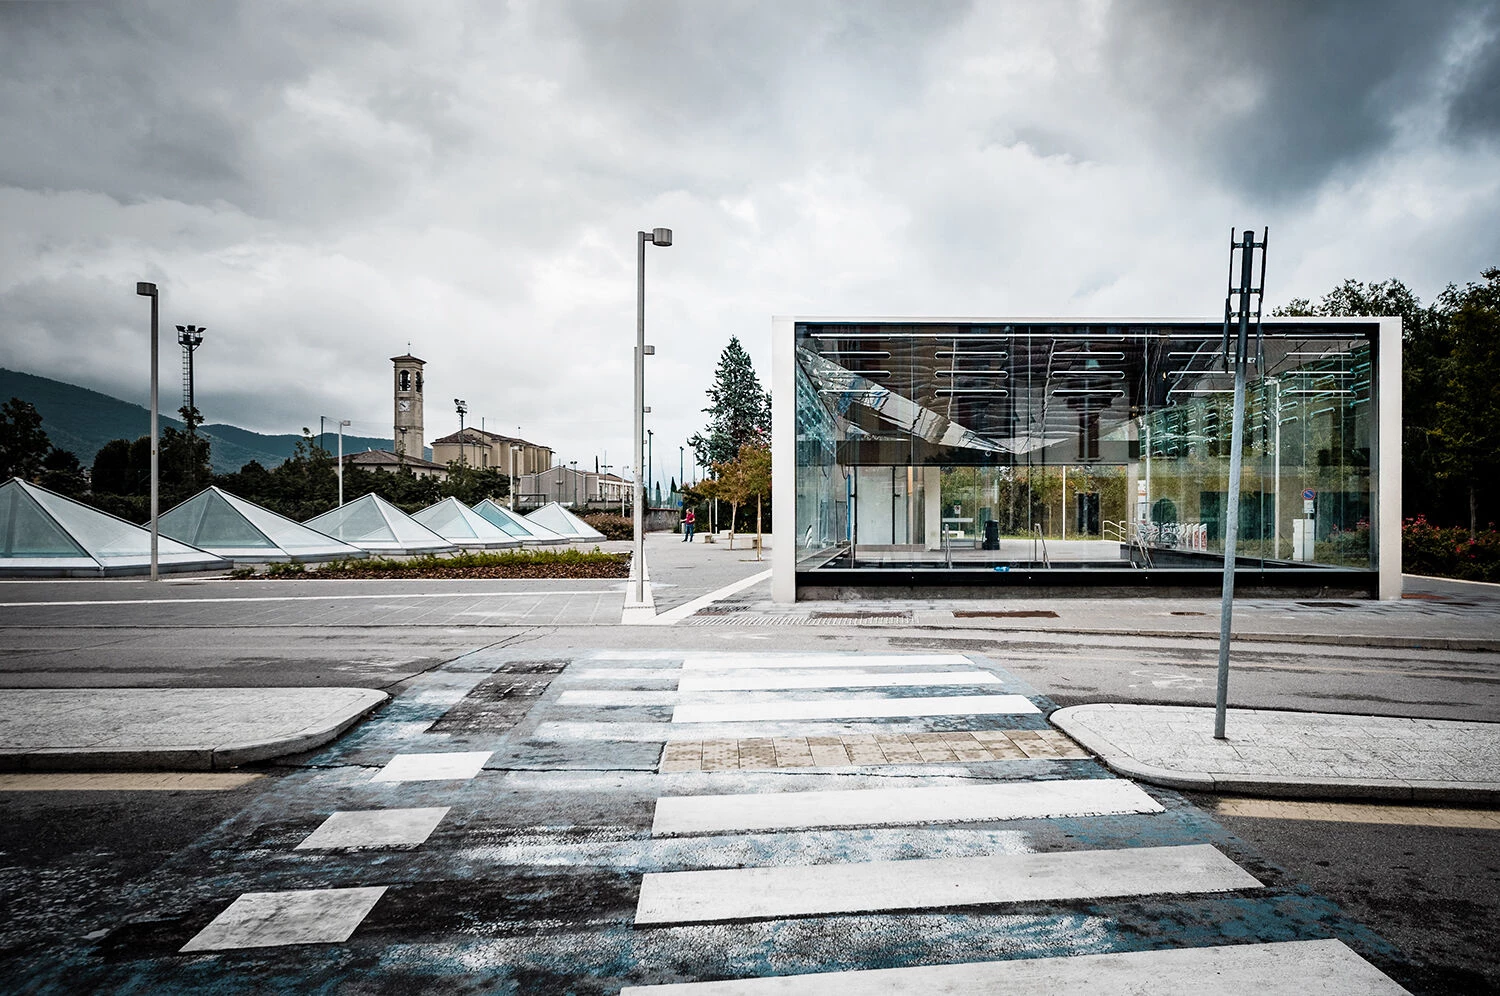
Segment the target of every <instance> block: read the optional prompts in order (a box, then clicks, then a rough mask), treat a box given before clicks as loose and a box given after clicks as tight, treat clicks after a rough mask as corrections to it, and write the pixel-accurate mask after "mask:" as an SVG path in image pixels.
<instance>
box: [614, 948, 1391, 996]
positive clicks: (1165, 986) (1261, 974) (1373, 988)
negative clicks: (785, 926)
mask: <svg viewBox="0 0 1500 996" xmlns="http://www.w3.org/2000/svg"><path fill="white" fill-rule="evenodd" d="M1244 992H1254V993H1257V994H1259V996H1351V994H1360V996H1397V994H1401V993H1405V992H1406V990H1405V989H1402V988H1401V987H1400V986H1398V985H1396V983H1394V982H1392V981H1391V980H1390V979H1388V978H1386V977H1385V976H1384V975H1383V974H1381V972H1380V970H1379V969H1377V968H1376V967H1375V966H1374V965H1371V964H1370V963H1369V962H1367V961H1365V960H1364V959H1363V958H1361V957H1360V956H1359V955H1358V954H1356V953H1355V952H1354V951H1353V950H1351V949H1350V948H1349V946H1348V945H1346V944H1345V943H1344V942H1343V941H1338V940H1321V941H1278V942H1273V943H1269V944H1233V945H1225V946H1219V947H1204V948H1170V949H1168V950H1165V951H1119V952H1109V953H1106V954H1091V955H1079V956H1077V957H1073V958H1016V959H1014V960H1012V961H987V962H978V963H969V964H961V965H923V966H918V967H913V968H881V969H873V970H867V971H857V972H819V973H812V974H808V975H779V976H770V977H767V978H760V979H729V980H725V981H720V982H684V983H676V984H671V985H663V986H627V987H625V988H624V989H622V990H620V996H821V994H823V993H839V994H840V996H927V994H932V993H1047V994H1048V996H1139V994H1141V993H1151V994H1152V996H1203V994H1205V993H1244Z"/></svg>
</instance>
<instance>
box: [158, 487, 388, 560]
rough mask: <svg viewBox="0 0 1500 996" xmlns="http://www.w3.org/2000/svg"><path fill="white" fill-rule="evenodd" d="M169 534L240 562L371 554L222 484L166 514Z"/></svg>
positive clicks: (164, 521) (164, 525) (164, 524)
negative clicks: (229, 490) (278, 513)
mask: <svg viewBox="0 0 1500 996" xmlns="http://www.w3.org/2000/svg"><path fill="white" fill-rule="evenodd" d="M161 531H162V534H163V535H165V536H171V537H172V538H173V539H178V540H181V541H182V542H184V543H191V544H193V545H194V546H196V547H198V548H200V549H203V550H207V551H209V552H210V553H214V554H217V555H218V556H220V557H223V558H224V559H226V560H233V561H235V562H237V563H242V564H245V563H249V564H264V563H270V562H272V561H290V560H300V561H304V562H317V561H323V560H342V559H344V558H354V557H367V556H369V554H368V553H366V552H365V551H364V550H361V549H360V548H358V547H355V546H351V545H349V544H348V543H341V542H339V541H338V540H336V539H334V538H333V537H331V536H324V535H323V534H322V533H320V532H318V531H317V530H316V529H309V528H308V527H307V526H304V525H302V524H301V523H300V522H295V521H293V520H292V519H288V518H287V517H286V516H284V515H277V514H276V513H275V512H273V511H271V510H270V509H268V508H261V507H260V506H259V505H257V504H255V503H254V502H249V501H246V500H245V499H243V498H238V497H236V496H234V495H232V494H229V493H228V492H227V491H222V490H220V489H219V488H217V487H211V488H208V489H207V490H205V491H200V492H198V493H197V494H196V495H194V496H193V497H191V498H189V499H188V500H187V501H185V502H183V503H182V504H181V505H178V506H177V507H176V508H174V509H172V510H171V511H169V512H165V513H163V514H162V517H161Z"/></svg>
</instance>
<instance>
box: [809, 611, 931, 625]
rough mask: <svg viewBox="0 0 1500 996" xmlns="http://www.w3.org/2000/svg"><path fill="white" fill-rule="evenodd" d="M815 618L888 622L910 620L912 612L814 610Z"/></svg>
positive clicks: (812, 616) (813, 616) (813, 615)
mask: <svg viewBox="0 0 1500 996" xmlns="http://www.w3.org/2000/svg"><path fill="white" fill-rule="evenodd" d="M811 618H813V619H865V620H869V619H879V620H880V621H881V622H886V621H888V620H891V619H899V620H908V619H910V618H911V613H910V612H870V611H866V610H858V609H856V610H853V611H850V612H813V613H812V615H811Z"/></svg>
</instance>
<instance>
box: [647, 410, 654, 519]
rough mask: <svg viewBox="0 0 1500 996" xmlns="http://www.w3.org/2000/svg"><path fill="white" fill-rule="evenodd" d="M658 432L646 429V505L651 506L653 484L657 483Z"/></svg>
mask: <svg viewBox="0 0 1500 996" xmlns="http://www.w3.org/2000/svg"><path fill="white" fill-rule="evenodd" d="M655 444H656V433H655V432H653V431H652V430H650V429H647V430H646V507H647V508H650V507H651V485H653V484H655V483H656V454H655V449H654V447H655Z"/></svg>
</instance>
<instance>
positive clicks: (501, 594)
mask: <svg viewBox="0 0 1500 996" xmlns="http://www.w3.org/2000/svg"><path fill="white" fill-rule="evenodd" d="M608 594H611V592H609V591H608V590H606V589H602V588H600V589H596V590H592V591H424V592H413V593H411V594H390V593H387V594H381V595H249V596H244V597H230V598H119V599H109V600H104V599H100V600H97V601H96V600H90V599H84V600H81V601H77V602H0V609H36V608H45V607H48V606H65V605H202V604H205V603H220V602H348V601H354V600H356V599H371V598H374V599H380V598H505V597H509V596H523V597H528V598H529V597H533V596H534V597H537V598H551V597H554V596H557V595H608ZM613 594H618V592H614V593H613Z"/></svg>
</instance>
